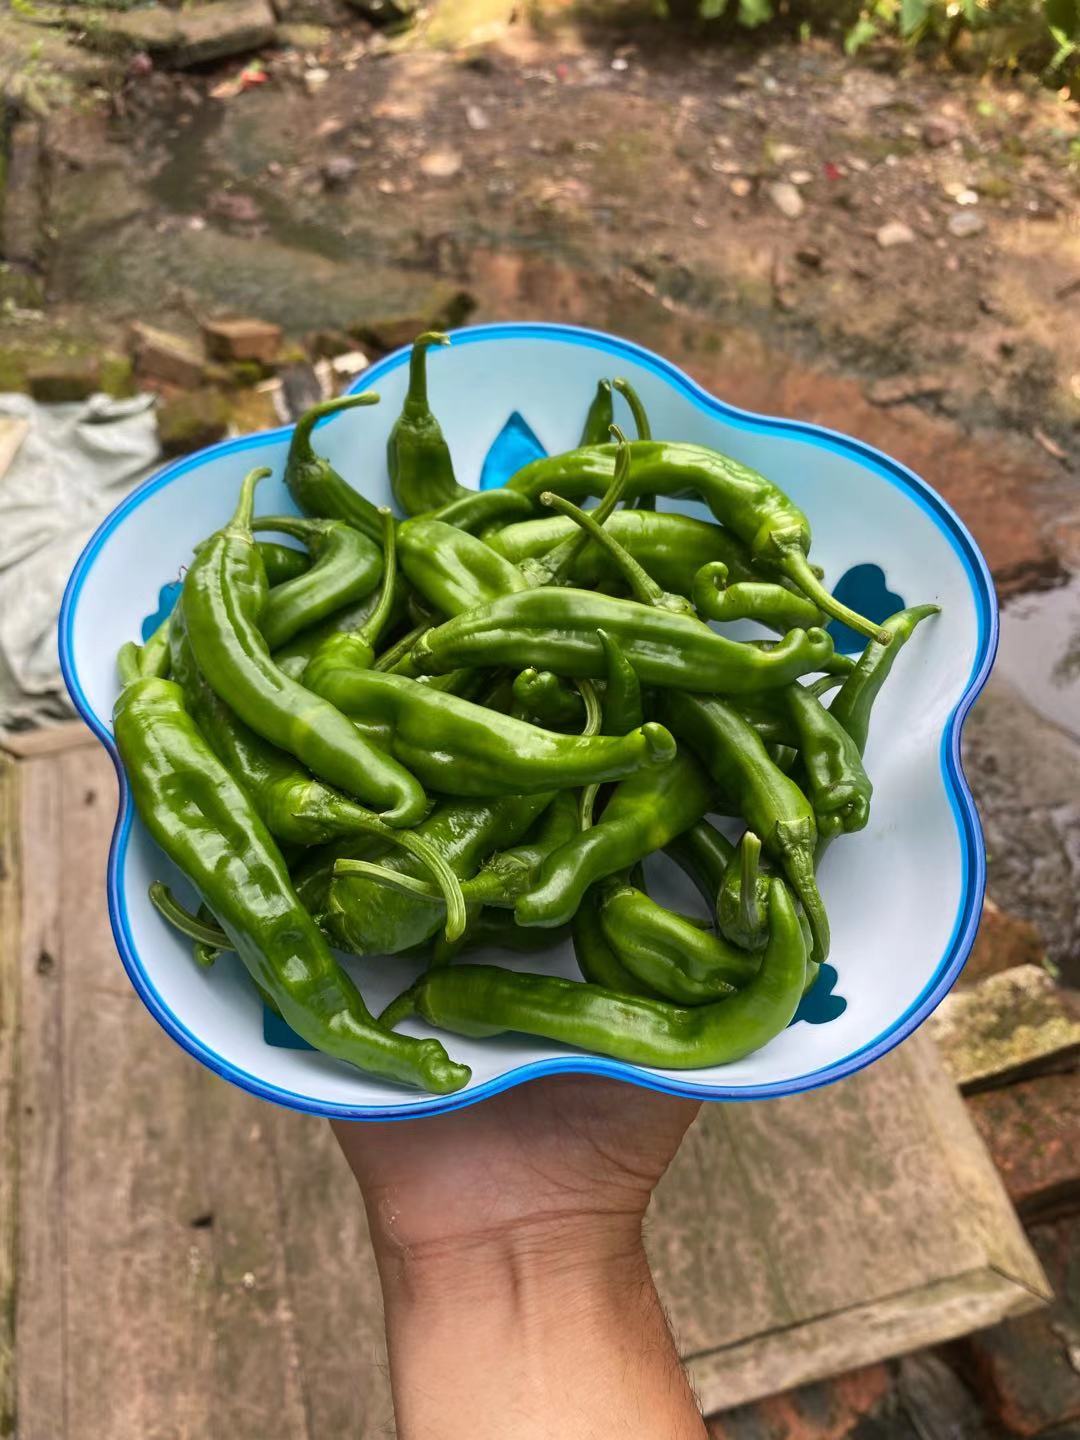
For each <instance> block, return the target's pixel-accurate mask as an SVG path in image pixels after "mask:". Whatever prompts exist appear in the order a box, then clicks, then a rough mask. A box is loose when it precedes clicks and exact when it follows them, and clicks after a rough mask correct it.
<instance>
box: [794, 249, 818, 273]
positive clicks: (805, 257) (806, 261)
mask: <svg viewBox="0 0 1080 1440" xmlns="http://www.w3.org/2000/svg"><path fill="white" fill-rule="evenodd" d="M795 259H796V260H797V261H798V262H799V264H800V265H805V266H806V268H807V269H808V270H820V269H821V263H822V260H823V259H824V257H823V255H822V253H821V251H820V250H819V249H818V248H817V246H816V245H800V246H799V248H798V250H796V251H795Z"/></svg>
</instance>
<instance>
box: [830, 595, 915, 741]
mask: <svg viewBox="0 0 1080 1440" xmlns="http://www.w3.org/2000/svg"><path fill="white" fill-rule="evenodd" d="M940 612H941V606H940V605H913V606H912V607H911V608H910V609H909V610H899V611H897V613H896V614H895V615H891V616H890V617H889V619H888V620H886V621H885V623H884V625H883V626H882V627H881V628H882V629H883V630H887V631H888V632H889V634H890V636H891V637H892V639H891V643H890V644H889V645H878V644H877V643H876V642H871V644H869V645H868V646H867V647H866V649H865V650H864V651H863V653H862V656H861V657H860V658H859V660H858V661H857V662H856V665H855V669H854V670H853V671H852V672H851V674H850V675H849V676H848V677H847V679H846V680H845V681H844V683H843V685H842V686H841V687H840V693H839V694H838V695H836V696H834V697H833V702H832V704H831V705H830V706H829V714H830V715H832V717H833V719H834V720H837V721H838V722H839V723H840V724H841V725H842V726H843V727H844V729H845V730H846V731H847V733H848V734H849V735H850V736H851V738H852V740H854V742H855V744H856V746H857V747H858V751H859V754H860V755H861V754H862V753H863V751H864V750H865V749H866V739H867V736H868V735H869V733H870V711H871V710H872V709H873V705H874V701H875V700H876V699H877V696H878V692H879V691H880V690H881V687H882V685H884V683H885V681H886V680H887V679H888V675H889V671H890V670H891V669H892V667H893V662H894V661H895V659H896V657H897V655H898V654H899V653H900V650H901V649H902V647H903V646H904V645H906V644H907V642H908V640H910V638H911V636H912V633H913V631H914V630H915V627H916V625H918V624H919V623H920V621H922V620H926V619H927V618H928V617H929V616H931V615H938V614H940Z"/></svg>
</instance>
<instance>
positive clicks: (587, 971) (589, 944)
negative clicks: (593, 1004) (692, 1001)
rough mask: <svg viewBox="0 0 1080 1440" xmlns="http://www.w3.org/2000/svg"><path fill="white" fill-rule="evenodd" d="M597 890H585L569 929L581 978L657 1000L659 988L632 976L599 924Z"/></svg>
mask: <svg viewBox="0 0 1080 1440" xmlns="http://www.w3.org/2000/svg"><path fill="white" fill-rule="evenodd" d="M596 889H597V887H595V886H594V887H593V888H592V889H591V890H587V891H586V893H585V895H584V897H583V898H582V901H581V904H580V905H579V906H578V909H577V914H576V915H575V916H574V920H573V925H572V928H571V932H570V933H571V936H572V938H573V942H574V958H575V959H576V960H577V964H578V969H579V970H580V971H581V975H582V978H583V979H584V980H587V981H588V982H589V984H590V985H602V986H604V988H605V989H607V990H615V991H618V993H619V994H620V995H645V996H648V997H649V998H650V999H652V1000H658V999H659V998H660V996H659V995H657V993H656V991H655V990H652V989H650V988H649V986H648V985H646V984H644V982H643V981H641V980H639V979H638V978H637V976H636V975H632V974H631V973H630V971H629V970H628V969H627V968H626V966H625V965H624V964H623V963H622V961H621V960H620V959H619V957H618V955H616V953H615V951H614V950H613V949H612V947H611V945H610V944H609V943H608V938H607V936H606V935H605V934H604V927H603V926H602V925H601V923H600V910H599V907H598V905H597V899H596ZM517 928H518V930H520V932H521V933H522V934H523V935H542V936H544V937H545V939H546V938H547V937H548V936H549V935H550V934H551V931H550V930H527V929H524V928H523V927H521V926H518V927H517Z"/></svg>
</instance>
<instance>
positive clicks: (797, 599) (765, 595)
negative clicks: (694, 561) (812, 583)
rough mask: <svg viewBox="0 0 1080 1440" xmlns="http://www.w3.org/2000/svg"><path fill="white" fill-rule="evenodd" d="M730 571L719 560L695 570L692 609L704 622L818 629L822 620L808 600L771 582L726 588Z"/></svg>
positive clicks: (755, 582) (777, 628)
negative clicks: (753, 621) (717, 621)
mask: <svg viewBox="0 0 1080 1440" xmlns="http://www.w3.org/2000/svg"><path fill="white" fill-rule="evenodd" d="M730 573H731V572H730V570H729V569H728V566H727V565H725V564H724V562H723V561H722V560H714V561H711V562H710V563H709V564H707V565H703V566H702V567H701V569H700V570H698V571H697V572H696V573H695V575H694V578H693V580H692V582H691V586H690V595H691V598H692V600H693V602H694V608H695V609H696V610H697V612H698V614H699V615H700V616H701V617H702V618H703V619H705V620H720V621H732V620H756V621H757V623H758V624H759V625H767V626H768V627H769V629H770V630H778V631H779V632H780V633H781V634H783V633H784V632H785V631H787V630H796V629H807V628H809V627H810V626H812V625H821V624H822V623H823V621H824V619H825V616H824V615H823V614H822V613H821V611H820V610H819V609H818V607H817V606H816V605H815V604H814V603H813V601H811V600H807V599H806V598H805V597H804V596H802V595H796V594H795V593H794V591H792V590H788V589H787V588H786V587H785V586H783V585H777V584H776V582H775V581H772V580H760V579H757V580H739V581H737V582H736V583H735V584H734V585H729V584H728V580H729V578H730Z"/></svg>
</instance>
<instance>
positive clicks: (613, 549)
mask: <svg viewBox="0 0 1080 1440" xmlns="http://www.w3.org/2000/svg"><path fill="white" fill-rule="evenodd" d="M540 504H541V505H545V506H547V508H548V509H549V510H555V511H557V512H558V513H559V514H560V515H565V516H566V517H567V518H568V519H570V520H573V522H574V524H575V525H577V526H578V528H579V529H581V530H583V531H584V532H585V534H586V535H588V537H589V538H590V539H591V540H594V541H595V542H596V544H597V545H600V546H602V547H603V548H604V549H605V550H606V551H607V552H608V554H609V555H610V556H611V558H612V559H613V560H614V561H615V564H616V566H617V567H618V569H619V571H620V573H621V575H622V577H623V579H624V580H625V581H626V583H627V585H629V587H630V592H631V594H632V595H633V597H634V599H635V600H638V601H640V602H641V604H642V605H654V604H655V603H656V601H657V600H659V599H660V597H661V596H662V595H663V593H664V592H663V591H662V590H661V588H660V586H659V585H657V583H656V581H655V580H653V579H652V577H651V576H649V575H648V574H647V573H646V572H645V570H644V568H643V567H642V566H641V565H639V564H638V562H637V561H636V560H635V559H634V557H633V556H632V555H631V554H630V552H629V551H628V550H626V549H625V548H624V547H623V546H622V545H620V544H619V542H618V541H617V540H616V539H615V538H614V536H612V535H611V534H610V533H609V532H608V531H607V530H605V529H604V527H603V525H602V524H598V523H597V521H596V517H595V515H590V513H589V512H588V511H587V510H582V508H581V506H580V505H575V504H574V502H573V501H572V500H564V499H563V497H562V496H561V495H556V494H555V493H554V491H552V490H545V491H544V493H543V494H542V495H541V496H540Z"/></svg>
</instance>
